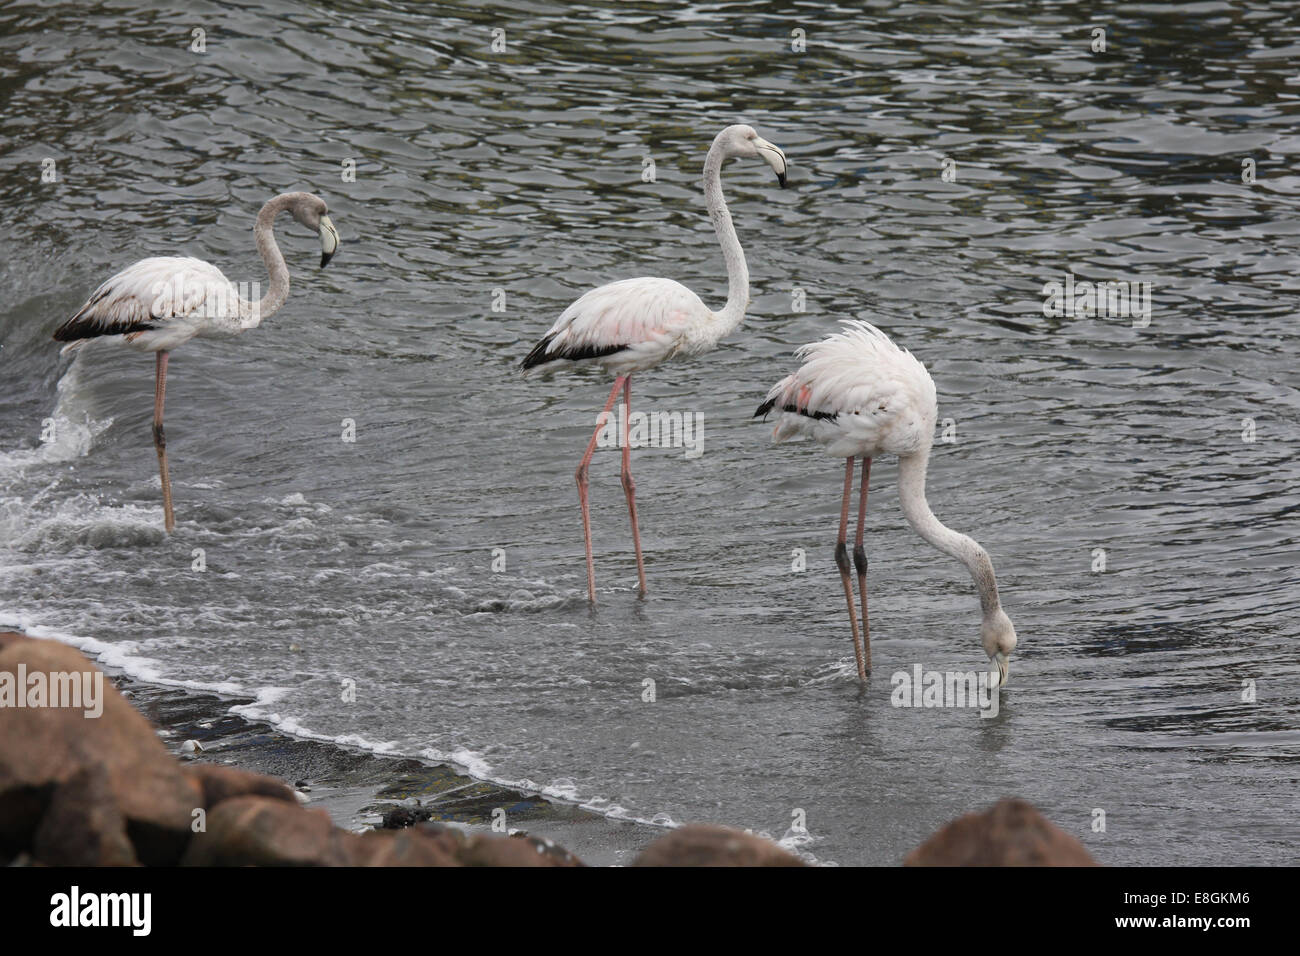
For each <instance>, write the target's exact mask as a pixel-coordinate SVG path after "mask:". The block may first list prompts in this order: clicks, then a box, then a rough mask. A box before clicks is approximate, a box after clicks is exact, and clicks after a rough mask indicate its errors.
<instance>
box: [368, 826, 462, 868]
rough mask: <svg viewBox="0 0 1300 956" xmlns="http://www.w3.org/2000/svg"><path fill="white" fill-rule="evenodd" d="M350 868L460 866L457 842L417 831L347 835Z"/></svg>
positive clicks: (385, 831)
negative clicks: (457, 857)
mask: <svg viewBox="0 0 1300 956" xmlns="http://www.w3.org/2000/svg"><path fill="white" fill-rule="evenodd" d="M344 851H345V853H346V856H347V865H348V866H460V865H461V863H460V861H459V860H457V859H456V846H455V845H454V841H449V840H444V839H441V838H439V837H438V836H436V835H434V834H426V833H422V832H420V831H418V830H397V831H392V830H372V831H371V832H369V833H362V834H360V835H356V834H348V838H347V839H346V840H345V841H344Z"/></svg>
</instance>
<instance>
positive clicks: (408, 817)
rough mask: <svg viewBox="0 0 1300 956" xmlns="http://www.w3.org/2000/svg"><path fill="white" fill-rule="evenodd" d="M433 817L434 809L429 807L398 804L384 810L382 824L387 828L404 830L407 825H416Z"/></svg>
mask: <svg viewBox="0 0 1300 956" xmlns="http://www.w3.org/2000/svg"><path fill="white" fill-rule="evenodd" d="M432 817H433V811H432V810H430V809H429V808H428V807H418V806H417V807H404V806H396V807H393V808H392V809H391V810H387V811H385V812H384V818H383V822H382V823H381V824H380V826H381V827H383V828H384V829H385V830H404V829H406V828H407V827H412V826H415V824H417V823H423V822H425V821H426V820H430V819H432Z"/></svg>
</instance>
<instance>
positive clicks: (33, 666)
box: [0, 632, 202, 864]
mask: <svg viewBox="0 0 1300 956" xmlns="http://www.w3.org/2000/svg"><path fill="white" fill-rule="evenodd" d="M20 665H25V667H26V673H27V675H28V676H29V677H30V676H31V675H32V674H35V673H37V672H42V673H44V674H45V675H46V680H47V681H48V680H49V679H50V676H49V675H51V674H52V673H53V674H57V673H75V674H81V673H90V674H92V675H93V674H94V673H96V672H98V671H99V669H98V668H97V667H95V666H94V665H93V664H91V663H90V661H89V660H87V659H86V658H85V657H84V656H83V655H82V654H80V653H79V652H78V651H77V650H75V649H74V648H71V647H68V646H67V645H65V644H61V643H59V642H58V641H47V640H39V639H35V638H29V637H25V636H23V635H21V634H14V633H11V632H10V633H4V634H0V672H4V671H7V672H9V674H11V675H14V676H13V677H11V678H8V679H9V680H10V681H16V680H17V675H18V673H19V667H20ZM92 679H93V678H92ZM99 680H102V681H103V683H102V705H103V712H102V713H101V714H100V715H99V716H98V717H87V716H85V710H86V708H75V707H49V706H46V707H0V853H3V852H4V851H8V852H9V853H10V854H12V853H14V852H17V851H19V850H22V849H25V848H27V846H28V845H30V842H31V839H32V833H33V831H34V830H35V828H36V827H37V825H38V823H39V822H40V820H41V818H42V817H43V816H44V814H45V813H46V810H47V806H48V805H49V803H50V801H51V800H52V798H53V794H54V790H55V788H56V787H57V786H58V785H59V784H62V783H64V782H66V781H69V780H70V779H71V778H73V777H74V776H76V775H77V774H78V773H79V772H80V771H82V770H84V769H86V768H87V767H90V766H93V765H95V764H99V765H102V767H103V769H104V771H105V773H106V775H107V780H108V786H109V790H110V791H111V793H112V795H113V800H114V802H115V803H116V805H117V807H118V809H119V810H120V811H121V813H122V816H123V817H124V818H125V819H126V826H127V833H128V834H129V836H130V837H131V840H132V843H133V844H134V845H135V851H136V855H137V856H138V857H139V858H140V860H141V861H142V862H144V863H148V864H170V863H175V862H176V860H177V858H178V857H179V856H180V854H181V852H182V851H183V850H184V847H185V844H186V843H187V842H188V840H189V836H190V820H191V812H192V811H193V810H194V809H195V808H196V807H199V806H201V805H202V795H201V792H200V788H199V786H198V785H197V784H196V783H195V782H194V781H192V780H191V779H190V778H189V777H187V776H186V775H185V774H184V773H182V772H181V768H180V766H179V764H177V762H176V761H175V760H173V759H172V757H171V755H170V754H168V752H167V748H166V747H164V746H163V744H162V741H160V740H159V739H158V735H157V734H156V733H155V732H154V729H153V727H151V726H150V724H149V722H148V721H147V720H145V718H144V717H142V716H141V715H140V714H139V713H137V712H136V710H135V709H134V708H133V707H132V706H131V705H130V704H129V703H127V701H126V699H125V698H124V697H122V695H121V694H119V693H118V692H117V689H116V688H114V687H113V685H112V683H111V682H110V681H108V680H107V679H104V678H102V677H101V678H99ZM66 799H72V798H71V797H68V798H66Z"/></svg>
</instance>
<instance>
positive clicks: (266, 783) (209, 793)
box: [181, 763, 298, 810]
mask: <svg viewBox="0 0 1300 956" xmlns="http://www.w3.org/2000/svg"><path fill="white" fill-rule="evenodd" d="M181 770H182V771H183V772H184V773H185V775H186V776H187V777H189V778H191V779H192V780H193V781H194V782H195V783H197V784H198V786H199V790H200V791H201V792H202V794H203V806H205V807H207V808H208V809H209V810H211V809H212V808H213V807H215V806H216V805H217V804H218V803H221V802H222V801H223V800H229V799H230V798H231V797H271V798H272V799H274V800H284V801H285V802H286V803H292V804H293V805H294V806H298V798H297V797H296V796H295V795H294V792H293V791H292V790H290V789H289V788H288V787H287V786H285V785H284V783H282V782H281V781H279V780H276V779H275V778H274V777H267V776H263V775H262V774H260V773H252V772H251V771H248V770H240V769H239V768H237V767H226V766H222V765H221V764H215V763H187V764H182V765H181Z"/></svg>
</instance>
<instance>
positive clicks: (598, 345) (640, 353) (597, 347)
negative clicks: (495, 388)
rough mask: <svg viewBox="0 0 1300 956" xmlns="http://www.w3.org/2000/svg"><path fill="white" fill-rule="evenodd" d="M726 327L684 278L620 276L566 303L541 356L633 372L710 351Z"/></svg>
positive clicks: (542, 344)
mask: <svg viewBox="0 0 1300 956" xmlns="http://www.w3.org/2000/svg"><path fill="white" fill-rule="evenodd" d="M723 329H724V326H723V324H722V322H721V321H720V320H719V316H718V315H717V313H715V312H713V311H712V310H710V309H709V308H708V306H706V305H705V304H704V303H703V302H702V301H700V297H699V296H698V295H696V294H695V293H694V292H692V291H691V290H690V289H688V288H686V286H684V285H682V284H681V283H680V282H676V281H674V280H672V279H663V278H658V277H653V276H652V277H643V278H639V279H620V280H619V281H618V282H610V283H609V284H607V285H603V286H600V287H599V288H596V289H592V290H591V291H590V292H588V293H586V294H585V295H583V296H582V297H580V298H579V299H577V300H576V301H575V302H573V303H572V304H571V305H570V306H569V307H568V308H567V309H565V310H564V311H563V312H562V313H561V314H560V317H559V318H558V319H556V320H555V324H554V325H552V326H551V328H550V330H549V331H548V332H547V333H546V335H545V336H543V337H542V341H541V342H539V343H538V348H540V349H541V351H540V352H539V353H538V355H537V358H538V359H540V360H541V361H558V362H562V363H565V364H572V363H574V362H581V361H584V360H590V361H592V362H595V363H597V364H599V365H601V366H602V367H603V368H605V369H606V370H608V371H610V372H613V373H614V374H615V375H630V374H631V373H632V372H639V371H642V370H644V369H648V368H653V367H654V366H656V365H658V364H659V363H660V362H663V361H665V360H666V359H669V358H671V357H672V356H674V355H676V354H677V353H679V352H682V353H684V354H699V353H702V352H706V351H708V349H709V348H711V347H713V346H714V345H716V344H717V337H716V333H717V332H719V331H722V330H723ZM534 351H536V350H534ZM538 364H540V362H539V363H538ZM530 367H531V366H530Z"/></svg>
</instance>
